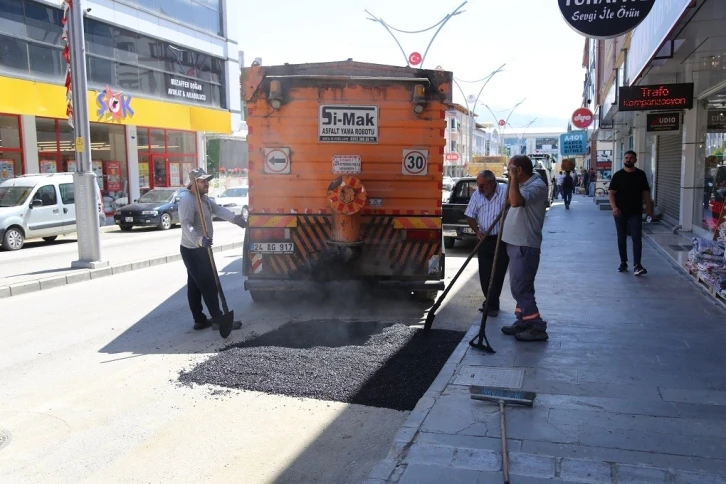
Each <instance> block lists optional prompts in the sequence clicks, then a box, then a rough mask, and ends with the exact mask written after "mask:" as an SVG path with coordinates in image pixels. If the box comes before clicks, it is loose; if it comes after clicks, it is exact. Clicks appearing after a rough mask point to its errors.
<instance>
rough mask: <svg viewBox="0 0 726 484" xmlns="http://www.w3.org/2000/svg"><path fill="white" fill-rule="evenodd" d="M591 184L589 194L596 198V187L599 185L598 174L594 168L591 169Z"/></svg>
mask: <svg viewBox="0 0 726 484" xmlns="http://www.w3.org/2000/svg"><path fill="white" fill-rule="evenodd" d="M589 182H590V183H589V184H588V188H587V194H588V195H589V196H591V197H594V196H595V185H596V184H597V172H596V171H595V170H594V169H593V168H590V179H589Z"/></svg>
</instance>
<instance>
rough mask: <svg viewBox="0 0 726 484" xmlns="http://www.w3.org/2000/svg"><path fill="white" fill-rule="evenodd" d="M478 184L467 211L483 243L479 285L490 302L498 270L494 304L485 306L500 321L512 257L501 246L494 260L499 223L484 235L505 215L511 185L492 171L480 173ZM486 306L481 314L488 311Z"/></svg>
mask: <svg viewBox="0 0 726 484" xmlns="http://www.w3.org/2000/svg"><path fill="white" fill-rule="evenodd" d="M476 184H477V187H478V188H479V189H478V190H477V191H476V192H474V194H473V195H472V196H471V199H470V200H469V205H468V206H467V207H466V211H464V215H466V220H467V222H468V223H469V227H471V229H472V230H473V231H474V233H475V234H476V237H477V239H478V240H482V239H483V241H482V243H481V244H480V245H479V251H478V252H477V258H478V260H479V282H480V283H481V290H482V292H483V293H484V297H485V298H486V296H487V292H488V291H489V280H490V278H491V274H492V267H494V265H495V264H496V269H495V270H494V281H493V282H492V293H491V294H490V298H491V299H490V300H489V301H485V303H484V304H487V303H488V304H489V316H492V317H496V316H498V315H499V296H500V295H501V294H502V286H503V285H504V276H505V275H506V273H507V266H508V265H509V257H508V256H507V247H506V244H504V243H501V247H499V253H498V254H497V258H496V261H495V260H494V252H495V249H496V246H497V234H499V229H500V227H499V225H500V224H499V223H497V225H495V226H494V228H493V229H492V231H491V232H490V233H489V234H487V236H486V237H485V236H484V235H485V234H484V231H485V230H486V229H487V228H489V226H490V225H491V224H492V223H493V222H494V220H495V219H496V218H497V215H499V213H501V211H502V208H504V205H505V203H506V202H507V185H505V184H503V183H498V182H497V178H496V176H495V175H494V173H493V172H492V171H490V170H484V171H481V172H479V175H478V176H477V177H476ZM484 304H482V308H481V309H480V311H483V310H484Z"/></svg>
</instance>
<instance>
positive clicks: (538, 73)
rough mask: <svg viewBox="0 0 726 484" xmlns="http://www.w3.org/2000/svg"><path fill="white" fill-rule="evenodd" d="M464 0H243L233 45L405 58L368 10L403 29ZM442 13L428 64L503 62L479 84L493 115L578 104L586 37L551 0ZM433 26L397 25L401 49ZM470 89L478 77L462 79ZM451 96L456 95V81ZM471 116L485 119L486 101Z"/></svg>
mask: <svg viewBox="0 0 726 484" xmlns="http://www.w3.org/2000/svg"><path fill="white" fill-rule="evenodd" d="M462 2H463V0H440V1H436V2H434V1H430V0H418V1H414V0H310V1H308V2H304V1H300V0H294V1H293V0H263V1H255V2H252V1H250V0H244V1H243V2H242V5H241V12H240V13H241V19H240V23H239V42H240V50H242V51H244V53H245V63H246V64H247V66H249V64H250V63H251V62H252V60H254V58H255V57H261V58H262V62H263V64H267V65H271V64H282V63H284V62H289V63H305V62H326V61H342V60H345V59H347V58H349V57H352V58H353V60H355V61H362V62H375V63H380V64H392V65H405V61H404V59H403V55H402V54H401V52H400V50H399V49H398V46H397V45H396V43H395V41H394V40H393V38H392V37H391V36H390V35H389V34H388V33H387V32H386V30H385V29H384V28H383V26H382V25H380V24H378V23H376V22H372V21H369V20H367V17H368V15H367V14H366V13H365V12H364V10H366V9H367V10H369V11H370V12H371V13H372V14H374V15H376V16H377V17H378V18H382V19H383V20H385V21H386V22H387V23H388V24H389V25H392V26H393V27H396V28H398V29H402V30H420V29H424V28H427V27H430V26H432V25H433V24H435V23H437V22H438V21H439V20H441V19H442V18H443V17H444V16H445V15H447V14H448V13H450V12H452V11H453V10H454V9H456V7H457V6H459V5H460V4H461V3H462ZM463 10H465V12H464V13H462V14H460V15H458V16H455V17H453V18H451V19H450V20H449V22H448V23H447V24H446V26H444V28H443V29H442V30H441V32H440V33H439V34H438V36H437V38H436V40H435V41H434V43H433V44H432V46H431V49H430V50H429V53H428V56H427V58H426V60H425V65H424V67H425V68H430V69H433V68H435V67H436V66H437V65H441V66H442V67H443V68H444V69H446V70H448V71H452V72H453V73H454V76H455V77H456V78H457V79H461V80H465V81H468V80H477V79H481V78H483V77H485V76H486V75H488V74H489V73H490V72H492V71H494V70H495V69H496V68H497V67H499V66H500V65H501V64H504V63H506V64H507V65H506V67H505V71H504V72H501V73H499V74H497V75H496V76H495V77H494V78H493V79H492V81H491V82H490V83H489V84H488V85H487V86H486V88H484V91H483V92H482V94H481V96H480V98H479V99H480V101H483V102H485V103H487V104H488V105H489V106H490V107H491V108H492V109H493V110H494V111H495V113H496V114H497V115H498V116H499V115H501V116H503V117H504V116H506V114H507V112H508V111H509V109H511V108H512V107H513V106H514V105H515V104H516V103H518V102H519V101H521V100H522V99H524V98H526V101H525V102H524V103H523V104H522V105H520V106H519V107H518V108H517V111H516V115H515V116H513V117H512V118H511V119H510V123H511V124H512V125H513V126H515V127H520V126H521V125H523V124H527V123H528V122H529V121H531V120H533V119H535V118H537V121H536V122H535V124H533V125H532V126H533V127H534V126H548V127H552V126H555V127H557V126H561V127H562V128H565V127H566V124H567V120H568V119H569V117H570V115H571V113H572V112H573V111H574V110H575V109H576V108H577V107H579V106H580V103H581V99H582V88H583V81H584V76H585V70H584V69H583V68H582V66H581V64H582V53H583V49H584V45H585V38H584V37H582V36H580V35H579V34H577V33H575V32H574V31H573V30H572V29H570V27H569V26H568V25H567V24H566V23H565V21H564V19H563V18H562V15H561V14H560V11H559V8H558V7H557V2H556V1H555V0H470V1H469V2H468V3H467V4H466V5H465V6H464V7H463ZM434 32H435V29H434V30H431V31H428V32H425V33H422V34H399V33H396V37H397V38H398V40H399V42H401V44H402V46H403V48H404V50H405V51H406V53H407V54H408V53H411V52H414V51H416V52H420V53H421V54H423V53H424V50H425V49H426V46H427V44H428V42H429V39H430V38H431V36H432V35H433V33H434ZM460 84H461V86H462V88H463V89H464V92H465V93H466V94H467V95H468V94H474V95H476V94H477V93H478V91H479V89H480V88H481V86H482V85H483V83H478V84H477V83H475V84H467V83H460ZM455 91H456V93H455V98H454V100H455V101H456V102H460V103H461V104H464V103H463V98H462V96H461V94H460V92H459V91H458V89H455ZM476 111H477V113H478V114H479V117H478V121H480V122H482V121H492V120H493V119H492V116H491V114H489V112H488V111H487V110H486V108H484V107H483V106H481V107H479V108H477V110H476Z"/></svg>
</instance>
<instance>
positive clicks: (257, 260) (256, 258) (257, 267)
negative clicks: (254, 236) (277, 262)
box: [252, 254, 262, 274]
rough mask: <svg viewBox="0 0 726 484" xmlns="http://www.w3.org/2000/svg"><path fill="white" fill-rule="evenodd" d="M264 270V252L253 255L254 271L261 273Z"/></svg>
mask: <svg viewBox="0 0 726 484" xmlns="http://www.w3.org/2000/svg"><path fill="white" fill-rule="evenodd" d="M260 272H262V254H255V255H253V256H252V273H253V274H259V273H260Z"/></svg>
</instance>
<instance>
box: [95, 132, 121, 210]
mask: <svg viewBox="0 0 726 484" xmlns="http://www.w3.org/2000/svg"><path fill="white" fill-rule="evenodd" d="M91 159H92V162H93V171H94V172H95V173H96V175H97V176H98V177H99V180H98V181H99V183H98V184H99V186H100V187H101V195H102V196H103V208H104V211H105V212H106V215H112V214H113V212H114V211H115V210H116V209H117V208H118V207H122V206H124V205H127V204H128V203H129V177H128V170H127V166H126V130H125V128H124V127H123V126H117V125H112V124H100V123H91Z"/></svg>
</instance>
